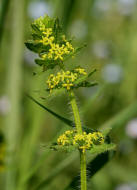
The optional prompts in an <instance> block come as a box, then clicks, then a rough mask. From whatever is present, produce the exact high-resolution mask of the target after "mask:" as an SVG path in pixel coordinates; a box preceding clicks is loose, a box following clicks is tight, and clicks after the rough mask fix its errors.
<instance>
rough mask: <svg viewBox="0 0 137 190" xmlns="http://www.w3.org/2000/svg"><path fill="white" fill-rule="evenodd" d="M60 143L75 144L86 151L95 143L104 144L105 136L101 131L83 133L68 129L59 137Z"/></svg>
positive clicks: (63, 144)
mask: <svg viewBox="0 0 137 190" xmlns="http://www.w3.org/2000/svg"><path fill="white" fill-rule="evenodd" d="M57 143H58V145H61V146H69V145H73V146H76V147H78V148H79V149H80V150H82V151H83V152H85V151H86V150H89V149H91V148H92V146H93V145H97V144H103V143H104V137H103V135H102V133H100V132H93V133H88V134H87V133H86V132H83V133H82V134H78V133H76V131H75V130H72V131H66V132H65V133H64V134H62V135H61V136H60V137H59V138H58V139H57Z"/></svg>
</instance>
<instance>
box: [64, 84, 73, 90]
mask: <svg viewBox="0 0 137 190" xmlns="http://www.w3.org/2000/svg"><path fill="white" fill-rule="evenodd" d="M62 86H63V87H66V88H67V90H70V88H71V87H72V86H74V85H73V84H72V83H69V82H67V83H65V84H62Z"/></svg>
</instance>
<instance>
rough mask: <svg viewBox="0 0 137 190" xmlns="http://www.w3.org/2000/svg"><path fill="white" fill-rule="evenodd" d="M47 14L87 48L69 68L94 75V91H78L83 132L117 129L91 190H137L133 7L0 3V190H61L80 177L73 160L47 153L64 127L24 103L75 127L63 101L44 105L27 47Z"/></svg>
mask: <svg viewBox="0 0 137 190" xmlns="http://www.w3.org/2000/svg"><path fill="white" fill-rule="evenodd" d="M44 14H48V15H49V16H53V17H56V16H57V17H59V18H60V20H61V23H62V25H63V29H64V31H65V33H67V34H71V35H72V36H75V43H76V44H77V45H81V44H83V43H86V44H87V47H86V48H84V49H83V50H82V52H81V53H80V55H78V56H76V57H75V58H74V59H73V60H72V61H71V62H70V61H69V62H68V63H66V64H70V65H71V64H77V65H83V66H84V67H85V68H86V69H87V70H89V69H91V68H96V69H97V73H96V74H95V75H94V77H93V78H94V80H96V81H98V83H99V85H98V86H97V87H94V88H91V89H90V88H89V89H85V88H82V89H79V90H78V91H76V95H77V101H78V105H79V109H80V113H81V117H82V122H83V124H85V125H87V126H88V127H91V128H95V129H97V128H103V126H110V125H112V126H113V127H114V128H113V131H112V132H111V138H112V141H113V142H114V143H116V144H117V152H116V154H115V156H114V157H113V159H111V160H110V161H109V162H108V163H107V164H106V165H105V166H104V167H103V168H102V169H101V170H100V171H99V172H97V173H96V174H95V175H94V176H93V178H92V179H89V184H88V189H92V190H100V189H101V190H137V161H136V160H137V151H136V150H137V0H42V1H40V0H0V81H1V83H0V84H1V85H0V190H35V189H37V190H38V189H43V190H53V189H54V190H65V188H67V187H68V185H69V184H70V183H71V181H72V180H73V178H74V177H75V176H77V175H78V173H79V157H78V154H77V153H71V154H65V153H57V152H52V151H49V150H47V149H46V146H47V144H49V143H50V142H51V141H55V140H56V138H57V137H58V135H59V134H60V133H61V132H62V131H63V130H65V129H66V127H67V126H65V125H64V124H63V123H62V122H60V121H59V120H57V119H56V118H54V117H53V116H52V115H50V114H49V113H47V112H45V111H44V110H43V109H42V108H40V107H39V106H38V105H36V104H35V103H33V102H32V101H31V100H29V99H28V98H27V97H26V93H27V94H30V95H32V96H33V97H35V98H36V99H37V100H39V101H40V102H41V103H42V104H44V105H46V106H47V107H48V108H51V109H52V110H54V111H56V112H57V113H59V114H61V115H63V116H64V117H67V118H71V119H72V114H71V108H70V105H69V104H68V98H67V97H65V96H64V95H63V96H62V95H60V96H57V97H54V98H48V99H46V97H47V95H48V94H47V92H45V88H46V83H45V81H46V78H47V74H45V73H43V74H39V71H40V69H39V67H38V66H36V65H35V64H34V59H35V58H36V55H35V54H34V53H32V52H30V51H29V50H27V49H26V47H25V45H24V42H25V40H27V39H28V38H29V36H30V33H31V31H30V24H31V22H32V21H33V20H34V19H36V18H38V17H39V16H43V15H44ZM33 72H38V74H37V75H33ZM89 159H90V158H89ZM87 173H88V172H87ZM43 181H44V184H43V186H42V187H41V188H37V186H38V185H39V184H41V182H43ZM74 189H75V187H74Z"/></svg>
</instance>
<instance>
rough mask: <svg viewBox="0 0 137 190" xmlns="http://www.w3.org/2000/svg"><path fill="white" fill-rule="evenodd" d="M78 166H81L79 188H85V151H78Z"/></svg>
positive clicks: (83, 189) (84, 189) (82, 189)
mask: <svg viewBox="0 0 137 190" xmlns="http://www.w3.org/2000/svg"><path fill="white" fill-rule="evenodd" d="M80 167H81V190H86V189H87V179H86V178H87V176H86V152H82V151H80Z"/></svg>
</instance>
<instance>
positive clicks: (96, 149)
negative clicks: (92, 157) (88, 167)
mask: <svg viewBox="0 0 137 190" xmlns="http://www.w3.org/2000/svg"><path fill="white" fill-rule="evenodd" d="M115 148H116V145H115V144H113V143H111V144H106V143H104V144H102V145H94V146H93V148H91V150H88V151H87V152H88V153H90V154H101V153H103V152H107V151H110V150H114V149H115Z"/></svg>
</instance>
